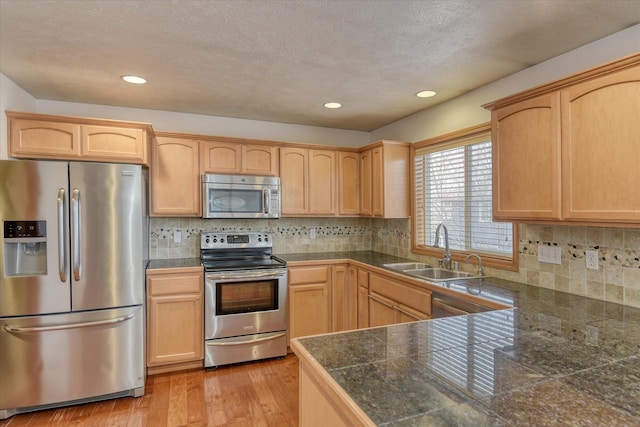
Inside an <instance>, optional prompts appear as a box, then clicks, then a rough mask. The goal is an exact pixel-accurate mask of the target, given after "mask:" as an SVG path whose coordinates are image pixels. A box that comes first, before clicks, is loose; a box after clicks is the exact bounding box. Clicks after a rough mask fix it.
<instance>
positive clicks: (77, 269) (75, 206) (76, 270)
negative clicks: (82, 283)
mask: <svg viewBox="0 0 640 427" xmlns="http://www.w3.org/2000/svg"><path fill="white" fill-rule="evenodd" d="M71 210H72V212H71V226H72V227H73V278H74V279H75V281H76V282H78V281H79V280H80V273H81V270H82V262H81V260H80V253H81V252H82V251H81V250H80V241H81V240H82V239H80V228H81V226H80V221H81V218H80V215H81V208H80V190H78V189H77V188H76V189H75V190H73V194H72V196H71Z"/></svg>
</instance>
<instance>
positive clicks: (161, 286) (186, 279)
mask: <svg viewBox="0 0 640 427" xmlns="http://www.w3.org/2000/svg"><path fill="white" fill-rule="evenodd" d="M203 280H204V278H203V275H202V273H164V274H161V275H149V276H148V277H147V294H148V295H152V296H156V295H171V294H188V293H201V292H202V287H203Z"/></svg>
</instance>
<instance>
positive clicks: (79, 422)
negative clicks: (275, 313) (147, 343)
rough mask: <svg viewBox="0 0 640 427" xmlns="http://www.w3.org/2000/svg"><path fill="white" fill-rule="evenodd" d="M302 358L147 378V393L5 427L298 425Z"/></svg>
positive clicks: (15, 420)
mask: <svg viewBox="0 0 640 427" xmlns="http://www.w3.org/2000/svg"><path fill="white" fill-rule="evenodd" d="M298 408H299V403H298V359H297V358H296V356H295V355H293V354H289V355H287V356H286V357H285V358H280V359H272V360H263V361H259V362H252V363H244V364H237V365H230V366H223V367H220V368H218V369H214V370H204V369H201V370H191V371H182V372H175V373H167V374H158V375H153V376H149V377H147V382H146V384H145V395H144V396H142V397H139V398H132V397H124V398H120V399H113V400H106V401H102V402H94V403H87V404H83V405H76V406H70V407H66V408H58V409H50V410H46V411H39V412H32V413H28V414H21V415H16V416H14V417H11V418H9V419H7V420H2V421H0V427H54V426H65V427H66V426H78V427H84V426H87V427H89V426H90V427H103V426H105V427H164V426H167V427H168V426H176V427H183V426H187V427H210V426H224V427H261V426H267V427H271V426H274V427H286V426H292V427H297V426H298Z"/></svg>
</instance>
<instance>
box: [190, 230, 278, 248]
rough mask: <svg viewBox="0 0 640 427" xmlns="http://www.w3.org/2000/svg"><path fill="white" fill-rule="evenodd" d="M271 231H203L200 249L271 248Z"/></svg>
mask: <svg viewBox="0 0 640 427" xmlns="http://www.w3.org/2000/svg"><path fill="white" fill-rule="evenodd" d="M272 246H273V237H272V235H271V233H237V234H234V233H202V234H201V235H200V249H222V248H270V247H272Z"/></svg>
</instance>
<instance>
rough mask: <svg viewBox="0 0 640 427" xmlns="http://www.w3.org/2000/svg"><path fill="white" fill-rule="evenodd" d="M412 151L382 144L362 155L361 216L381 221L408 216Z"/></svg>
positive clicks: (404, 146)
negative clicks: (410, 152) (410, 157)
mask: <svg viewBox="0 0 640 427" xmlns="http://www.w3.org/2000/svg"><path fill="white" fill-rule="evenodd" d="M409 147H410V144H408V143H404V142H395V141H379V142H377V143H374V144H371V145H369V146H367V147H364V149H363V150H362V152H361V157H360V214H361V215H363V216H374V217H380V218H407V217H408V216H409Z"/></svg>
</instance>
